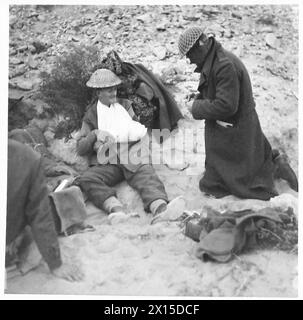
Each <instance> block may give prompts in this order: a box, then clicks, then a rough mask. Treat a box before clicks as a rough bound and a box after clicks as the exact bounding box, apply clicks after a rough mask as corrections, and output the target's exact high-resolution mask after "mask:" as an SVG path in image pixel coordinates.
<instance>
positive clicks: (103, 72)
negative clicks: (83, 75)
mask: <svg viewBox="0 0 303 320" xmlns="http://www.w3.org/2000/svg"><path fill="white" fill-rule="evenodd" d="M120 83H122V81H121V80H120V78H119V77H118V76H117V75H115V74H114V73H113V72H112V71H110V70H108V69H98V70H96V71H95V72H94V73H93V74H92V75H91V77H90V79H89V80H88V81H87V83H86V85H87V86H88V87H90V88H109V87H114V86H117V85H119V84H120Z"/></svg>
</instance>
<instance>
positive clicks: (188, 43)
mask: <svg viewBox="0 0 303 320" xmlns="http://www.w3.org/2000/svg"><path fill="white" fill-rule="evenodd" d="M203 32H204V29H203V28H200V27H191V28H189V29H187V30H185V31H184V32H183V33H182V34H181V36H180V37H179V43H178V47H179V52H180V56H181V57H184V56H185V55H186V53H187V52H188V51H189V50H190V49H191V47H192V46H193V45H194V44H195V42H196V41H197V40H198V39H199V38H200V36H201V35H202V34H203Z"/></svg>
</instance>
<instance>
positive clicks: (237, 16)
mask: <svg viewBox="0 0 303 320" xmlns="http://www.w3.org/2000/svg"><path fill="white" fill-rule="evenodd" d="M231 16H232V17H233V18H237V19H240V20H241V19H242V16H241V15H240V14H239V13H237V12H232V13H231Z"/></svg>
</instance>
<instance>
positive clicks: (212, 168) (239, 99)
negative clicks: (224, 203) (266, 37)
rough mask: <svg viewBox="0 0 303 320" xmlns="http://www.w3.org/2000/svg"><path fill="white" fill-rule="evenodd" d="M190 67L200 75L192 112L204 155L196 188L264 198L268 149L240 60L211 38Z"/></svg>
mask: <svg viewBox="0 0 303 320" xmlns="http://www.w3.org/2000/svg"><path fill="white" fill-rule="evenodd" d="M196 72H200V73H201V76H200V83H199V87H198V91H199V94H198V95H197V97H196V99H195V101H194V103H193V107H192V114H193V117H194V118H195V119H205V151H206V159H205V173H204V176H203V178H202V179H201V181H200V189H201V190H202V191H204V192H207V193H210V194H212V195H214V196H216V197H222V196H225V195H228V194H233V195H236V196H238V197H242V198H255V199H262V200H268V199H269V198H270V197H273V196H275V195H276V192H275V190H274V184H273V171H274V165H273V161H272V149H271V146H270V144H269V142H268V140H267V139H266V137H265V136H264V134H263V132H262V129H261V127H260V122H259V118H258V115H257V113H256V111H255V102H254V99H253V94H252V87H251V82H250V78H249V75H248V72H247V70H246V68H245V66H244V65H243V63H242V62H241V60H240V59H238V58H237V57H236V56H235V55H234V54H232V53H231V52H228V51H226V50H224V49H223V48H222V47H221V45H220V43H218V42H217V41H216V40H215V39H213V45H212V48H211V49H210V53H209V54H208V56H207V58H206V61H205V63H204V64H203V66H202V68H200V69H199V68H197V69H196ZM216 120H220V121H224V122H228V123H232V124H233V127H224V126H222V125H220V124H218V122H217V121H216Z"/></svg>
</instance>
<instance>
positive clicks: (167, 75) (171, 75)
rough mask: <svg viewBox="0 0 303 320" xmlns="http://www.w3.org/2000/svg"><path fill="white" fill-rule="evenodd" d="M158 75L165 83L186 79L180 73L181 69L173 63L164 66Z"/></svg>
mask: <svg viewBox="0 0 303 320" xmlns="http://www.w3.org/2000/svg"><path fill="white" fill-rule="evenodd" d="M160 77H161V80H162V81H163V83H165V84H175V83H177V82H179V81H184V80H185V79H186V78H185V77H184V75H183V74H182V71H181V70H180V69H179V68H178V67H175V66H173V65H171V66H169V67H167V68H164V69H163V70H162V73H161V76H160Z"/></svg>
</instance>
